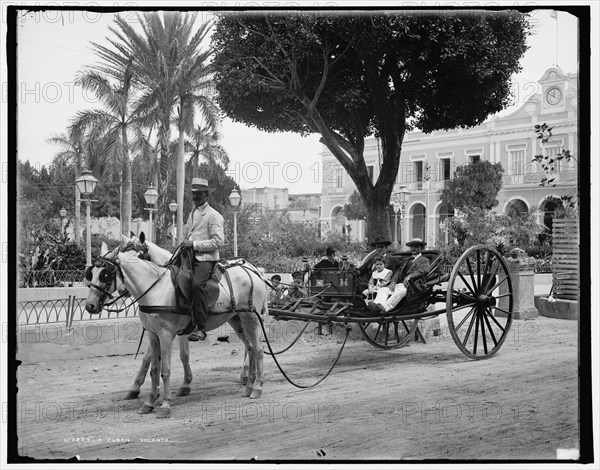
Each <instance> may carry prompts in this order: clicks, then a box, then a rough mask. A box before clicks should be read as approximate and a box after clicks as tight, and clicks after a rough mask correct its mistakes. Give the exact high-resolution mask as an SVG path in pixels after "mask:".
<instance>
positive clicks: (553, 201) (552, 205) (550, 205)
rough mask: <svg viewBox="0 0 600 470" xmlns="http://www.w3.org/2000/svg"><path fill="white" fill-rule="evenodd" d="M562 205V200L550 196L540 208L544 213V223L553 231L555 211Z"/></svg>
mask: <svg viewBox="0 0 600 470" xmlns="http://www.w3.org/2000/svg"><path fill="white" fill-rule="evenodd" d="M559 207H562V201H561V200H560V199H558V198H555V197H549V198H548V199H546V200H545V201H544V202H543V203H542V207H541V208H540V209H541V210H542V212H543V213H544V225H545V226H546V227H547V228H548V230H549V231H550V232H552V221H553V220H554V211H555V210H556V209H558V208H559Z"/></svg>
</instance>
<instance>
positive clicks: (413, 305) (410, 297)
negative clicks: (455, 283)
mask: <svg viewBox="0 0 600 470" xmlns="http://www.w3.org/2000/svg"><path fill="white" fill-rule="evenodd" d="M421 254H422V256H426V257H427V258H428V259H429V260H430V262H431V267H430V268H429V272H428V273H427V274H426V275H425V276H423V277H422V278H421V279H419V280H417V281H416V282H414V283H412V284H411V285H410V286H409V287H408V291H407V292H406V296H405V297H404V298H403V299H402V300H401V301H400V302H398V305H396V307H395V308H394V309H393V310H390V311H389V312H388V313H389V314H399V315H411V314H413V313H419V312H423V311H425V309H426V308H427V306H428V305H429V299H430V297H431V293H432V291H433V287H434V286H435V285H436V284H441V283H442V282H446V281H447V280H448V279H449V278H450V274H449V273H445V272H443V263H442V260H443V259H444V258H443V257H442V256H440V254H439V252H437V251H435V250H426V251H423V252H422V253H421Z"/></svg>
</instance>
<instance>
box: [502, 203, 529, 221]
mask: <svg viewBox="0 0 600 470" xmlns="http://www.w3.org/2000/svg"><path fill="white" fill-rule="evenodd" d="M528 212H529V209H528V208H527V204H525V202H524V201H522V200H521V199H513V200H512V201H510V202H509V203H508V204H507V205H506V215H507V216H509V217H512V216H517V215H526V214H527V213H528Z"/></svg>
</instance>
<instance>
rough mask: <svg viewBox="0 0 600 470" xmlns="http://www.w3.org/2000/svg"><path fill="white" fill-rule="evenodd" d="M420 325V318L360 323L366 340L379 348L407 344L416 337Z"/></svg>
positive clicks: (390, 347) (397, 346)
mask: <svg viewBox="0 0 600 470" xmlns="http://www.w3.org/2000/svg"><path fill="white" fill-rule="evenodd" d="M418 326H419V320H418V319H414V320H396V321H389V322H365V323H359V324H358V327H359V328H360V332H361V333H362V335H363V337H364V338H365V340H366V341H367V342H368V343H369V344H372V345H373V346H375V347H376V348H379V349H395V348H400V347H402V346H405V345H406V344H408V342H409V341H410V340H411V339H413V338H414V337H415V335H416V332H417V327H418Z"/></svg>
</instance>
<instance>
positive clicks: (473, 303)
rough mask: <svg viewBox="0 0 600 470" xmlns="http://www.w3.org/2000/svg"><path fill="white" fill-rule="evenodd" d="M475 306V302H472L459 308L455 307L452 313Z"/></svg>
mask: <svg viewBox="0 0 600 470" xmlns="http://www.w3.org/2000/svg"><path fill="white" fill-rule="evenodd" d="M474 305H475V302H472V303H470V304H465V305H461V306H460V307H455V308H453V309H452V311H453V312H458V311H459V310H462V309H464V308H469V307H473V306H474Z"/></svg>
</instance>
